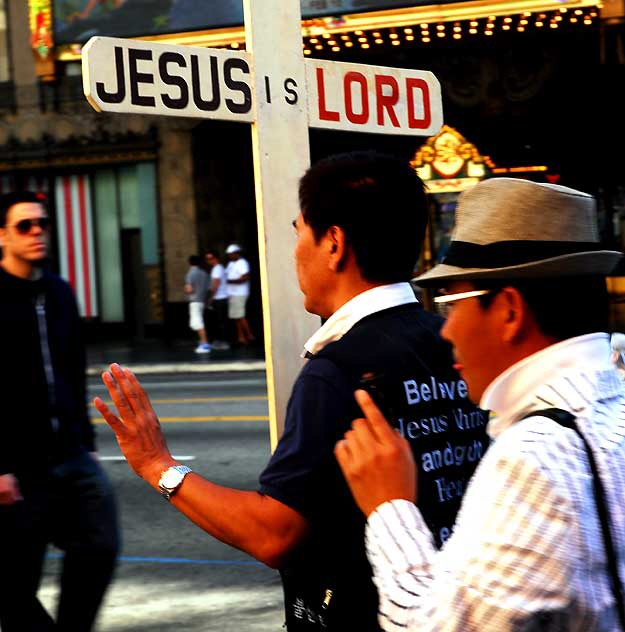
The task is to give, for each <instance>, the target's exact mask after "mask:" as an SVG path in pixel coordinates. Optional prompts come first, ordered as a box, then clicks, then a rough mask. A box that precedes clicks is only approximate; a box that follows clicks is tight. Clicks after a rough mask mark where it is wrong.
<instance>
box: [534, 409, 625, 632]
mask: <svg viewBox="0 0 625 632" xmlns="http://www.w3.org/2000/svg"><path fill="white" fill-rule="evenodd" d="M536 416H539V417H547V418H549V419H551V420H553V421H555V422H556V423H557V424H560V425H561V426H563V427H565V428H570V429H571V430H573V431H574V432H575V433H576V434H577V436H578V437H579V438H580V439H581V440H582V443H583V444H584V449H585V450H586V456H587V457H588V464H589V465H590V471H591V472H592V480H593V489H594V495H595V506H596V508H597V515H598V516H599V523H600V525H601V533H602V535H603V546H604V549H605V556H606V560H607V565H608V572H609V574H610V583H611V585H612V593H613V594H614V600H615V602H616V610H617V613H618V618H619V623H620V625H621V629H622V630H624V631H625V600H624V599H623V584H622V582H621V578H620V576H619V573H618V561H617V557H616V550H615V548H614V542H613V540H612V532H611V531H610V514H609V510H608V505H607V502H606V497H605V490H604V488H603V482H602V481H601V476H600V475H599V468H598V467H597V462H596V461H595V455H594V454H593V451H592V448H591V447H590V444H589V443H588V441H587V440H586V437H584V435H583V434H582V432H581V431H580V429H579V426H578V425H577V423H576V422H575V415H572V414H571V413H569V412H567V411H566V410H562V409H561V408H545V409H543V410H535V411H532V412H531V413H529V414H528V415H525V416H524V417H522V419H527V417H536Z"/></svg>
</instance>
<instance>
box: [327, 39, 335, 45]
mask: <svg viewBox="0 0 625 632" xmlns="http://www.w3.org/2000/svg"><path fill="white" fill-rule="evenodd" d="M328 44H329V45H330V46H336V45H337V44H336V40H328Z"/></svg>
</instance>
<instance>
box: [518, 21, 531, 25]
mask: <svg viewBox="0 0 625 632" xmlns="http://www.w3.org/2000/svg"><path fill="white" fill-rule="evenodd" d="M519 24H520V25H521V26H525V25H526V24H529V22H528V21H527V20H519Z"/></svg>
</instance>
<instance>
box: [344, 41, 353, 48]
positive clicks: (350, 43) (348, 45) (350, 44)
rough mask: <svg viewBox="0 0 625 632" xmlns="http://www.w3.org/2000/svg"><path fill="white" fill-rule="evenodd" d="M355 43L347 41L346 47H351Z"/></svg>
mask: <svg viewBox="0 0 625 632" xmlns="http://www.w3.org/2000/svg"><path fill="white" fill-rule="evenodd" d="M353 45H354V42H345V47H346V48H351V47H352V46H353Z"/></svg>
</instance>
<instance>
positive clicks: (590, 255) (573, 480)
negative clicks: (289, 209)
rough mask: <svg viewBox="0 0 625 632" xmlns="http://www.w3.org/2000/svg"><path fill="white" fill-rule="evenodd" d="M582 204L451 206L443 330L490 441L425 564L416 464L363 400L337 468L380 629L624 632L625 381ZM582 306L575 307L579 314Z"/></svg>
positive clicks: (480, 192) (525, 192)
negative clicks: (376, 601)
mask: <svg viewBox="0 0 625 632" xmlns="http://www.w3.org/2000/svg"><path fill="white" fill-rule="evenodd" d="M598 234H599V231H598V229H597V215H596V204H595V201H594V200H593V198H592V197H591V196H590V195H587V194H585V193H582V192H581V191H576V190H574V189H569V188H567V187H562V186H558V185H550V184H542V183H540V184H539V183H534V182H529V181H527V180H515V179H509V178H493V179H490V180H486V181H484V182H481V183H480V184H478V185H476V186H475V187H474V188H472V189H470V190H468V191H466V192H465V193H463V194H462V195H461V197H460V201H459V205H458V209H457V214H456V227H455V230H454V233H453V239H452V242H451V244H450V247H449V250H448V251H447V255H446V257H445V259H444V260H443V262H442V263H441V264H440V265H437V266H435V267H434V268H433V269H432V270H430V271H428V272H426V273H425V274H423V275H421V276H420V277H419V278H418V279H417V282H418V283H419V284H420V285H423V286H426V287H428V286H430V287H431V286H434V287H438V288H444V291H445V294H444V295H443V296H440V297H438V298H437V299H435V301H437V302H438V303H439V305H442V306H448V309H447V311H448V314H447V321H446V323H445V326H444V327H443V329H442V330H441V333H442V335H443V337H444V338H446V339H447V340H448V341H449V342H451V343H452V345H453V347H454V356H455V358H456V362H457V363H458V365H459V367H460V373H461V375H462V377H463V378H464V380H465V381H466V384H467V386H468V389H469V395H470V397H471V399H472V400H473V401H475V402H479V403H480V406H482V407H483V408H488V409H490V410H491V411H492V413H491V415H492V416H491V419H490V421H489V424H488V433H489V435H490V436H491V438H492V440H493V443H492V444H491V447H490V448H489V450H488V452H487V453H486V455H485V456H484V459H483V460H482V461H481V462H480V464H479V466H478V468H477V470H476V472H475V475H474V476H473V478H472V479H471V481H470V483H469V487H468V489H467V492H466V494H465V496H464V499H463V502H462V507H461V508H460V512H459V514H458V519H457V521H456V524H455V526H454V530H453V533H452V535H451V537H450V538H449V540H448V541H447V543H446V544H445V546H444V547H443V549H442V550H441V551H440V552H439V551H436V549H435V547H434V545H433V543H432V539H431V536H430V533H429V531H428V529H427V525H426V523H425V522H424V520H423V516H422V514H421V512H420V511H419V509H418V508H417V507H416V506H415V505H414V504H413V501H414V498H415V487H414V463H413V462H412V456H411V455H410V452H409V450H408V446H406V445H405V444H404V442H403V441H402V440H401V438H400V437H398V436H397V435H396V433H394V432H393V431H392V430H391V429H390V428H389V426H388V425H387V424H386V423H385V421H384V419H383V418H382V416H381V414H380V412H379V410H377V408H376V407H375V405H374V404H373V403H372V401H371V399H370V398H368V397H367V396H366V394H364V393H360V394H359V398H360V399H359V401H360V402H361V406H362V407H363V410H364V412H365V414H366V416H367V419H366V420H365V419H359V420H356V421H355V422H354V424H353V428H352V430H351V431H349V432H348V433H347V434H346V436H345V440H343V441H341V442H339V443H338V445H337V447H336V455H337V458H338V460H339V463H340V465H341V467H342V469H343V472H344V473H345V476H346V478H347V481H348V483H349V484H350V486H351V489H352V491H353V493H354V495H355V498H356V500H357V501H358V503H359V505H360V507H361V509H362V510H363V512H364V513H365V514H366V515H367V516H368V526H367V534H366V537H367V552H368V557H369V561H370V562H371V565H372V567H373V570H374V577H375V582H376V585H377V588H378V592H379V595H380V610H379V621H380V624H381V626H382V627H383V629H384V630H388V631H392V632H399V631H400V630H401V631H402V632H407V631H410V632H412V631H414V632H417V631H418V632H422V631H423V632H425V631H432V632H434V631H436V632H438V631H440V630H446V631H449V632H473V631H476V632H477V631H479V632H516V631H519V630H545V631H549V630H552V631H554V632H555V631H556V630H568V631H571V632H573V631H579V632H582V631H589V632H590V631H593V632H594V631H596V632H615V631H616V630H624V629H625V608H624V603H623V587H622V578H623V577H625V509H624V506H623V499H624V498H625V385H624V384H623V380H622V379H621V377H620V375H619V373H618V371H617V369H616V367H615V366H614V364H613V363H612V362H611V360H610V336H609V334H608V333H607V331H608V320H609V302H608V293H607V288H606V280H605V277H606V275H609V274H610V273H611V272H612V270H614V268H615V266H616V264H617V262H618V261H619V259H620V258H621V253H619V252H614V251H608V250H603V249H602V248H601V245H600V244H599V239H598ZM580 297H583V300H580Z"/></svg>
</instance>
